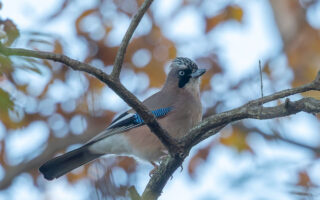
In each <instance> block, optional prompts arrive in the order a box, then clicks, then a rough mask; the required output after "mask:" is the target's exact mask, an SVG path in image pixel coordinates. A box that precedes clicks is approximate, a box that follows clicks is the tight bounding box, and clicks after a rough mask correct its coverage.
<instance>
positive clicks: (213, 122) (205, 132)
mask: <svg viewBox="0 0 320 200" xmlns="http://www.w3.org/2000/svg"><path fill="white" fill-rule="evenodd" d="M319 80H320V72H319V73H318V75H317V77H316V78H315V80H314V81H313V82H311V83H309V84H306V85H303V86H300V87H297V88H293V89H287V90H283V91H280V92H277V93H274V94H272V95H269V96H266V97H264V98H261V99H257V100H254V101H251V102H249V103H247V104H245V105H243V106H241V107H238V108H235V109H233V110H230V111H226V112H223V113H219V114H216V115H212V116H211V117H208V118H206V119H204V120H203V121H202V122H200V123H199V124H198V125H197V126H195V127H194V128H192V129H191V130H190V131H189V133H188V134H187V135H186V136H185V137H184V138H182V139H181V143H182V144H183V145H184V152H183V153H184V154H182V155H181V156H180V157H175V158H174V157H171V156H170V157H168V158H167V160H166V161H164V162H162V163H161V165H160V167H159V170H157V172H156V173H155V174H154V175H153V176H152V177H151V179H150V181H149V183H148V185H147V187H146V189H145V190H144V192H143V195H142V199H148V200H149V199H157V198H158V197H159V196H160V195H161V192H162V189H163V187H164V186H165V184H166V182H167V181H168V180H169V178H170V177H171V176H172V174H173V172H174V171H175V170H176V169H177V168H178V167H179V166H180V165H181V164H182V162H183V160H184V158H185V157H186V156H187V155H188V153H189V151H190V149H191V148H192V147H193V146H195V145H196V144H198V143H199V142H201V141H203V140H204V139H206V138H208V137H210V136H212V135H214V134H216V133H217V132H218V131H220V130H221V129H222V128H223V127H224V126H226V125H228V124H230V123H232V122H236V121H239V120H242V119H249V118H251V119H271V118H277V117H284V116H288V115H292V114H296V113H298V112H307V113H312V114H314V113H319V112H320V100H317V99H314V98H310V97H309V98H302V99H301V100H298V101H294V102H290V101H289V102H288V101H286V102H285V103H283V104H281V105H278V106H274V107H264V109H263V111H262V112H261V109H260V108H259V106H260V104H263V103H266V102H270V101H273V100H276V99H279V98H283V97H287V96H290V95H293V94H297V93H301V92H306V91H310V90H318V91H320V82H319ZM315 149H316V148H315ZM318 151H320V149H317V151H316V152H318Z"/></svg>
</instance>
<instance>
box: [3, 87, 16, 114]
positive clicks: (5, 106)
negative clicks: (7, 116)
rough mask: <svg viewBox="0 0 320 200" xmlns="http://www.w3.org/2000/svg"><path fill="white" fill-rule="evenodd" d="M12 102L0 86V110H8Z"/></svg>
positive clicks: (11, 107) (11, 106)
mask: <svg viewBox="0 0 320 200" xmlns="http://www.w3.org/2000/svg"><path fill="white" fill-rule="evenodd" d="M13 105H14V103H13V102H12V100H11V98H10V94H9V93H8V92H6V91H4V90H3V89H1V88H0V112H1V113H2V112H6V113H7V112H8V110H9V109H10V110H12V109H13Z"/></svg>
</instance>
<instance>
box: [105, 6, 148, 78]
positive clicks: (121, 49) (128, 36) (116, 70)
mask: <svg viewBox="0 0 320 200" xmlns="http://www.w3.org/2000/svg"><path fill="white" fill-rule="evenodd" d="M152 2H153V0H145V1H144V2H143V3H142V5H141V7H140V8H139V10H138V12H137V14H135V15H134V17H133V19H132V20H131V24H130V25H129V28H128V30H127V32H126V34H125V35H124V37H123V39H122V41H121V44H120V47H119V50H118V52H117V56H116V59H115V62H114V65H113V70H112V73H111V76H112V77H113V78H115V79H119V75H120V71H121V68H122V64H123V60H124V55H125V53H126V50H127V47H128V44H129V41H130V39H131V38H132V35H133V32H134V31H135V30H136V28H137V26H138V24H139V23H140V21H141V19H142V17H143V15H144V13H145V12H146V11H147V10H148V8H149V7H150V5H151V3H152Z"/></svg>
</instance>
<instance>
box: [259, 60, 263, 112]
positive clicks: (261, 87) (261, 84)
mask: <svg viewBox="0 0 320 200" xmlns="http://www.w3.org/2000/svg"><path fill="white" fill-rule="evenodd" d="M259 74H260V92H261V99H263V81H262V69H261V60H259ZM262 109H263V105H262V103H261V106H260V114H261V113H262Z"/></svg>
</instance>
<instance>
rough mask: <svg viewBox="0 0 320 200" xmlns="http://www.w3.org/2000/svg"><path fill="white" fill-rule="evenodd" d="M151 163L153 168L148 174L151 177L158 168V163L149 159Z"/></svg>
mask: <svg viewBox="0 0 320 200" xmlns="http://www.w3.org/2000/svg"><path fill="white" fill-rule="evenodd" d="M150 163H151V165H152V166H153V169H152V170H151V171H150V172H149V176H150V177H151V176H152V175H153V174H154V173H155V172H156V171H157V169H158V168H159V165H158V164H157V163H155V162H153V161H150Z"/></svg>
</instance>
